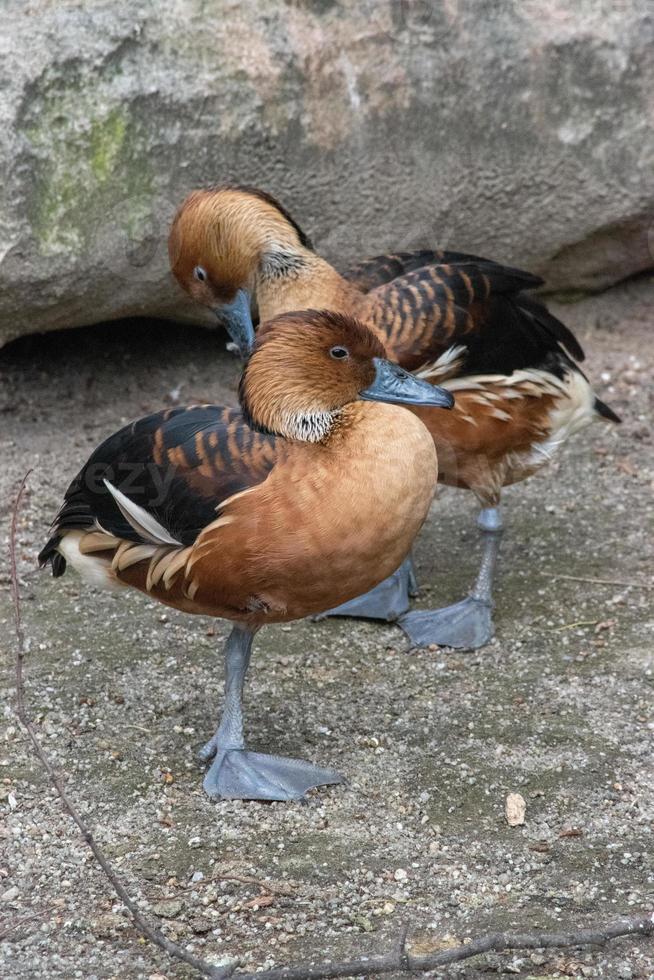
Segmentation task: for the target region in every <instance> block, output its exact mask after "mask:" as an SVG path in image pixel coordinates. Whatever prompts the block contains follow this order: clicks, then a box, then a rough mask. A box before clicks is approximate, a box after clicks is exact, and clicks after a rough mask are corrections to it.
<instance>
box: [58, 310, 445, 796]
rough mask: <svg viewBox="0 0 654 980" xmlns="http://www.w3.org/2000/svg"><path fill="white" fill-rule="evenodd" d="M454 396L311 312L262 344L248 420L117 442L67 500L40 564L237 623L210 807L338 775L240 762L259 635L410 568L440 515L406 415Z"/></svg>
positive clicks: (301, 765) (422, 448)
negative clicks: (248, 676)
mask: <svg viewBox="0 0 654 980" xmlns="http://www.w3.org/2000/svg"><path fill="white" fill-rule="evenodd" d="M453 401H454V400H453V397H452V395H450V394H449V392H446V391H443V390H442V389H440V388H437V387H434V386H432V385H430V384H429V383H427V382H426V381H420V380H419V379H417V378H415V377H414V376H413V375H411V374H409V373H408V372H407V371H404V370H403V369H402V368H400V367H399V366H398V365H396V364H392V363H390V362H389V361H387V360H386V359H385V352H384V349H383V347H382V345H381V344H380V342H379V341H378V340H377V338H376V337H374V336H373V334H372V333H371V332H370V331H369V330H367V329H366V327H364V326H362V325H361V324H358V323H357V322H356V321H355V320H353V319H352V318H350V317H345V316H342V315H340V314H333V313H325V312H315V311H305V312H304V313H301V314H292V315H287V316H282V317H279V318H278V319H277V320H276V321H274V322H272V323H268V324H266V325H265V326H264V327H263V328H262V329H261V331H260V332H259V337H258V339H257V343H256V345H255V348H254V351H253V353H252V355H251V357H250V358H249V360H248V363H247V365H246V368H245V371H244V374H243V378H242V380H241V387H240V402H241V411H240V412H239V411H236V410H232V409H227V408H220V407H217V406H215V405H199V406H191V407H189V408H180V409H173V410H169V411H166V412H160V413H157V414H156V415H149V416H147V417H146V418H143V419H139V420H138V421H136V422H133V423H132V424H131V425H128V426H126V427H125V428H124V429H121V430H120V431H119V432H117V433H115V434H114V435H112V436H110V437H109V438H108V439H107V440H106V441H105V442H104V443H102V445H101V446H99V447H98V449H96V450H95V452H94V453H93V454H92V456H91V457H90V459H89V460H88V462H87V463H86V465H85V466H84V467H83V468H82V470H81V471H80V472H79V474H78V475H77V477H76V478H75V480H74V481H73V482H72V484H71V485H70V487H69V488H68V490H67V492H66V496H65V498H64V503H63V505H62V507H61V509H60V511H59V513H58V515H57V517H56V518H55V521H54V524H53V528H52V537H51V538H50V540H49V541H48V542H47V544H46V545H45V547H44V549H43V551H42V552H41V554H40V556H39V558H40V561H41V563H42V564H45V563H46V562H50V563H51V564H52V571H53V574H54V575H55V576H59V575H62V574H63V573H64V571H65V570H66V564H67V562H70V564H71V565H72V566H73V567H74V568H75V569H77V570H78V571H79V572H80V573H81V574H82V575H83V576H84V577H85V578H86V579H87V580H88V581H90V582H91V583H92V584H94V585H96V586H100V587H102V588H115V587H120V586H132V587H133V588H136V589H140V590H141V591H142V592H145V593H147V594H148V595H149V596H151V597H152V598H154V599H158V600H159V601H160V602H163V603H165V604H166V605H169V606H174V607H175V608H177V609H181V610H183V611H184V612H190V613H201V614H203V615H209V616H220V617H222V618H225V619H230V620H232V621H233V622H234V624H235V625H234V628H233V630H232V633H231V635H230V637H229V639H228V641H227V646H226V650H225V657H226V686H225V706H224V712H223V717H222V721H221V723H220V725H219V726H218V728H217V730H216V733H215V735H214V736H213V738H212V739H211V740H210V741H209V742H208V743H207V745H206V746H205V747H204V749H203V752H202V758H204V759H205V760H209V759H213V762H212V763H211V766H210V768H209V771H208V773H207V776H206V779H205V782H204V785H205V788H206V790H207V792H208V793H209V794H210V795H211V796H222V797H229V798H247V799H267V800H286V799H296V798H299V797H301V796H303V795H304V793H305V792H306V791H307V790H308V789H309V788H310V787H312V786H319V785H322V784H325V783H334V782H338V781H339V780H340V777H339V776H338V774H337V773H334V772H332V771H331V770H327V769H321V768H319V767H316V766H313V765H310V764H309V763H307V762H302V761H300V760H297V759H285V758H280V757H279V756H273V755H264V754H261V753H258V752H249V751H247V750H246V748H245V742H244V738H243V723H242V715H241V694H242V690H243V682H244V678H245V673H246V670H247V667H248V663H249V659H250V651H251V647H252V640H253V638H254V635H255V633H256V631H257V630H258V629H259V628H260V627H261V626H263V625H265V624H266V623H285V622H288V621H289V620H293V619H300V618H302V617H304V616H309V615H312V614H315V613H319V612H322V611H324V610H325V609H329V607H330V606H332V605H334V604H336V603H340V602H344V601H347V600H348V599H351V598H353V597H354V596H357V595H359V594H361V593H362V592H364V591H366V590H367V589H370V588H373V587H374V586H375V585H377V584H378V583H379V582H381V581H382V580H383V579H384V578H385V577H386V576H388V575H390V574H391V572H392V571H393V570H394V569H395V568H397V566H398V565H399V564H400V563H401V562H402V561H403V559H404V558H405V557H406V555H407V553H408V551H409V549H410V547H411V544H412V542H413V538H414V537H415V535H416V534H417V532H418V530H419V529H420V527H421V525H422V523H423V521H424V520H425V517H426V516H427V512H428V510H429V505H430V503H431V500H432V496H433V493H434V489H435V486H436V478H437V463H436V453H435V451H434V444H433V441H432V439H431V437H430V435H429V432H428V431H427V429H426V428H425V426H424V425H423V424H422V422H420V420H419V419H418V418H417V417H416V416H415V415H412V414H411V413H410V412H407V411H404V410H403V409H400V408H398V407H397V406H398V405H424V406H432V407H444V408H451V406H452V404H453Z"/></svg>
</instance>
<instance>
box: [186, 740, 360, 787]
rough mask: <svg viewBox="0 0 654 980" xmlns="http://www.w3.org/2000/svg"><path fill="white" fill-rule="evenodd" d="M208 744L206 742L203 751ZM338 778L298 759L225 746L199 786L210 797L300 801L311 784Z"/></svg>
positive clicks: (335, 774)
mask: <svg viewBox="0 0 654 980" xmlns="http://www.w3.org/2000/svg"><path fill="white" fill-rule="evenodd" d="M210 745H211V742H209V743H207V745H206V746H205V749H204V750H203V751H205V750H206V749H208V747H209V746H210ZM214 751H215V750H214ZM342 781H343V777H342V776H341V775H340V773H337V772H336V771H335V770H333V769H322V768H321V767H320V766H314V765H312V764H311V763H310V762H304V761H303V760H302V759H288V758H285V757H283V756H278V755H264V754H263V753H261V752H248V751H247V750H246V749H229V750H227V751H226V752H225V751H220V752H216V755H215V758H214V760H213V762H212V763H211V766H210V768H209V771H208V772H207V774H206V776H205V777H204V784H203V785H204V789H205V791H206V793H207V794H208V795H209V796H210V797H212V798H213V799H218V798H222V799H225V800H301V799H302V798H303V796H304V795H305V793H307V791H308V790H310V789H313V787H314V786H328V785H331V784H334V783H340V782H342Z"/></svg>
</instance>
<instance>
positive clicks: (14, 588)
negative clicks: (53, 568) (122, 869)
mask: <svg viewBox="0 0 654 980" xmlns="http://www.w3.org/2000/svg"><path fill="white" fill-rule="evenodd" d="M30 472H31V471H28V472H27V473H26V474H25V476H24V477H23V479H22V481H21V484H20V487H19V488H18V493H17V495H16V500H15V502H14V509H13V514H12V519H11V532H10V536H9V567H10V572H11V597H12V601H13V606H14V626H15V631H16V640H17V648H16V664H15V668H16V670H15V672H16V714H17V715H18V720H19V721H20V723H21V725H22V726H23V728H24V729H25V731H26V732H27V735H28V736H29V739H30V741H31V743H32V745H33V746H34V751H35V752H36V754H37V756H38V758H39V760H40V762H41V765H42V766H43V768H44V769H45V771H46V772H47V774H48V777H49V778H50V782H51V783H52V785H53V786H54V788H55V789H56V791H57V794H58V796H59V799H60V800H61V802H62V805H63V807H64V809H65V810H66V812H67V813H68V815H69V816H70V818H71V819H72V820H73V821H74V822H75V824H77V827H78V829H79V831H80V833H81V835H82V837H83V838H84V841H85V843H86V844H88V846H89V847H90V849H91V851H92V852H93V856H94V858H95V860H96V861H97V862H98V864H99V865H100V867H101V868H102V870H103V871H104V873H105V875H106V876H107V878H108V879H109V882H110V884H111V886H112V888H113V889H114V891H115V892H116V894H117V895H118V897H119V898H120V900H121V902H122V903H123V905H124V906H125V908H126V909H127V911H128V912H129V914H130V915H131V917H132V921H133V922H134V925H135V926H136V928H137V929H138V931H139V932H140V933H141V934H142V935H143V936H145V938H146V939H149V940H150V942H152V943H154V944H155V946H158V947H159V949H162V950H163V951H164V952H165V953H168V955H169V956H172V957H173V958H174V959H176V960H180V961H181V962H182V963H186V965H187V966H192V967H193V968H194V969H196V970H198V972H199V973H201V974H203V976H206V977H211V978H212V980H224V978H226V977H228V976H230V975H231V974H232V973H233V972H234V967H233V966H227V967H217V966H213V965H212V964H211V963H207V962H206V961H205V960H201V959H198V957H197V956H193V955H192V954H191V953H187V952H186V950H185V949H182V947H181V946H178V945H177V943H173V942H171V940H170V939H167V938H166V936H164V934H163V933H162V932H160V931H159V929H157V928H156V927H155V926H153V925H152V924H151V923H150V922H148V920H147V919H146V918H145V916H144V915H143V913H142V912H141V910H140V909H139V907H138V906H137V905H136V904H135V903H134V902H133V901H132V899H131V898H130V896H129V894H128V893H127V890H126V888H125V886H124V885H123V883H122V881H121V880H120V878H119V877H118V875H117V874H116V872H115V871H114V869H113V868H112V866H111V865H110V863H109V861H108V860H107V858H106V857H105V856H104V853H103V852H102V850H101V848H100V846H99V845H98V844H97V842H96V840H95V838H94V837H93V834H92V833H91V831H90V830H89V828H88V827H87V825H86V823H85V822H84V820H83V819H82V817H81V816H80V814H79V813H78V811H77V809H76V808H75V806H74V805H73V803H72V802H71V800H70V799H69V797H68V795H67V793H66V790H65V789H64V786H63V783H62V781H61V779H60V777H59V775H58V774H57V773H56V772H55V770H54V768H53V766H52V764H51V763H50V759H49V758H48V756H47V755H46V753H45V751H44V750H43V747H42V746H41V742H40V741H39V738H38V735H37V734H36V730H35V728H34V725H33V724H32V721H31V720H30V718H29V715H28V712H27V709H26V706H25V679H24V674H23V664H24V661H25V656H26V653H27V645H26V643H25V633H24V630H23V621H22V616H21V607H20V592H19V588H18V569H17V562H16V531H17V526H18V511H19V508H20V503H21V499H22V496H23V491H24V490H25V484H26V482H27V478H28V476H29V475H30Z"/></svg>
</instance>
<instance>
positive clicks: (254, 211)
mask: <svg viewBox="0 0 654 980" xmlns="http://www.w3.org/2000/svg"><path fill="white" fill-rule="evenodd" d="M306 251H312V245H311V242H310V240H309V239H308V238H307V236H306V235H305V234H304V232H303V231H302V229H301V228H300V227H299V225H297V224H296V223H295V221H294V220H293V218H291V216H290V215H289V214H288V212H287V211H286V210H285V209H284V208H283V207H282V205H281V204H279V203H278V202H277V201H276V200H275V199H274V198H273V197H271V196H270V195H269V194H266V193H265V191H260V190H257V189H256V188H253V187H247V186H241V185H239V186H237V185H225V186H221V187H215V188H211V189H209V190H198V191H193V192H192V193H191V194H189V196H188V197H187V198H186V200H185V201H183V203H182V204H181V206H180V207H179V209H178V211H177V214H176V215H175V218H174V220H173V224H172V228H171V230H170V235H169V238H168V253H169V256H170V265H171V269H172V272H173V275H174V276H175V278H176V279H177V281H178V282H179V284H180V285H181V286H182V288H183V289H185V290H186V292H187V293H188V294H189V295H190V296H191V297H192V299H194V300H195V301H196V302H198V303H202V304H203V305H204V306H208V307H209V308H210V309H211V310H213V311H214V313H215V314H216V315H217V316H218V318H219V319H220V320H221V321H222V322H223V323H224V325H225V327H226V329H227V331H228V333H229V335H230V337H231V339H232V342H233V343H234V344H235V345H236V347H237V348H238V350H239V351H240V353H241V355H242V356H243V357H247V355H248V354H249V353H250V350H251V349H252V345H253V343H254V325H253V322H252V314H251V306H252V298H253V295H254V293H255V290H256V284H257V279H258V277H259V276H261V275H267V276H274V275H276V274H277V275H282V274H286V273H287V272H288V271H289V269H290V268H292V267H293V265H294V264H297V263H298V262H301V261H302V253H303V252H306Z"/></svg>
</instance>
